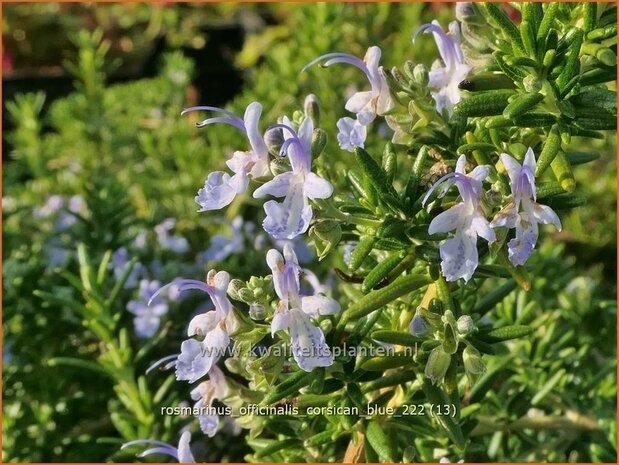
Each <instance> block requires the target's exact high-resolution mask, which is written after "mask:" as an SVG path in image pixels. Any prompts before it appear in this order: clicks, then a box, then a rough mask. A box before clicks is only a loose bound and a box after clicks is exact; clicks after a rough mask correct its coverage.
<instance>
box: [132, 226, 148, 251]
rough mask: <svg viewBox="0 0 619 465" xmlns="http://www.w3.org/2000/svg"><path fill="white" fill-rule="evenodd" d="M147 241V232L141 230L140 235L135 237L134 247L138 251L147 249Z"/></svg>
mask: <svg viewBox="0 0 619 465" xmlns="http://www.w3.org/2000/svg"><path fill="white" fill-rule="evenodd" d="M146 239H147V233H146V230H144V229H143V230H141V231H140V232H138V234H137V235H136V236H135V239H134V240H133V245H134V247H135V248H136V249H140V250H141V249H145V248H146Z"/></svg>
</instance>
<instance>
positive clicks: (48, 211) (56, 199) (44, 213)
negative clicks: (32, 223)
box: [34, 195, 64, 218]
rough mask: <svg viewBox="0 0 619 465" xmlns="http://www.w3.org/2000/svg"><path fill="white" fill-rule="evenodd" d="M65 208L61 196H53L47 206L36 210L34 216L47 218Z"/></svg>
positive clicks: (48, 200)
mask: <svg viewBox="0 0 619 465" xmlns="http://www.w3.org/2000/svg"><path fill="white" fill-rule="evenodd" d="M63 206H64V199H63V198H62V196H61V195H52V196H50V197H48V199H47V201H46V202H45V205H44V206H43V207H41V208H35V210H34V216H35V217H36V218H47V217H50V216H53V215H55V214H57V213H58V212H59V211H60V209H61V208H62V207H63Z"/></svg>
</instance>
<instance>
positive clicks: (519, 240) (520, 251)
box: [490, 147, 561, 265]
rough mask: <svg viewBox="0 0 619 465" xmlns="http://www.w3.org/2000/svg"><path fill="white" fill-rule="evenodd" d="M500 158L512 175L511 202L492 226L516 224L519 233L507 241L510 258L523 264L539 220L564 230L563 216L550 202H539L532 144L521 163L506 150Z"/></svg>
mask: <svg viewBox="0 0 619 465" xmlns="http://www.w3.org/2000/svg"><path fill="white" fill-rule="evenodd" d="M501 162H502V163H503V166H504V167H505V170H506V171H507V174H508V175H509V180H510V187H511V190H512V197H513V199H512V202H510V203H509V204H508V205H507V206H505V207H504V208H503V209H502V210H501V211H500V212H499V213H497V215H496V216H495V218H494V219H493V220H492V223H490V227H492V228H497V227H500V226H503V227H506V228H515V229H516V237H515V238H514V239H512V240H510V241H509V242H508V244H507V248H508V256H509V261H511V262H512V263H513V264H514V265H523V264H524V263H525V262H526V261H527V259H528V258H529V257H530V256H531V254H532V253H533V249H534V248H535V244H536V243H537V238H538V235H539V228H538V223H541V224H553V225H554V226H555V227H556V228H557V230H559V231H561V220H559V217H558V216H557V214H556V213H555V212H554V211H553V210H552V208H550V207H549V206H547V205H541V204H539V203H537V202H536V200H537V195H536V191H535V174H534V173H535V166H536V161H535V154H534V153H533V149H531V148H530V147H529V150H527V153H526V155H525V157H524V162H523V164H522V166H521V165H520V163H518V162H517V161H516V160H515V159H514V158H512V157H511V156H509V155H508V154H506V153H502V154H501Z"/></svg>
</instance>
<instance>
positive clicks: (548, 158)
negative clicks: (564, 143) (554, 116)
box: [535, 126, 561, 177]
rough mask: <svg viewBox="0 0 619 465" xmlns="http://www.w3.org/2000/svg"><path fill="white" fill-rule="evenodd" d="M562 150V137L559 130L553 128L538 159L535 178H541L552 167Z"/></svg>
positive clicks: (555, 127)
mask: <svg viewBox="0 0 619 465" xmlns="http://www.w3.org/2000/svg"><path fill="white" fill-rule="evenodd" d="M560 149H561V136H560V135H559V128H558V127H557V126H553V127H552V129H551V130H550V132H549V133H548V136H547V137H546V140H545V141H544V146H543V148H542V151H541V153H540V155H539V157H538V159H537V166H536V168H535V177H539V176H541V175H542V174H543V173H544V171H546V169H547V168H548V167H549V166H550V164H551V163H552V161H553V160H554V158H555V156H556V155H557V153H558V152H559V150H560Z"/></svg>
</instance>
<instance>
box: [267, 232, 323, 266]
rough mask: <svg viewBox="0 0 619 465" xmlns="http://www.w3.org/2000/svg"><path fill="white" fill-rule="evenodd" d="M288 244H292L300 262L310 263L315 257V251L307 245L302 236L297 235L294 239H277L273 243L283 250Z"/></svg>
mask: <svg viewBox="0 0 619 465" xmlns="http://www.w3.org/2000/svg"><path fill="white" fill-rule="evenodd" d="M286 244H290V246H291V247H292V249H293V250H294V253H295V255H296V256H297V259H298V260H299V263H309V262H311V261H312V260H313V259H314V257H315V254H314V251H313V250H312V249H311V248H310V247H309V246H308V245H307V243H306V242H305V241H304V240H303V238H302V237H301V236H297V237H295V238H294V239H276V240H274V241H273V245H274V246H275V247H276V248H278V249H282V250H284V247H285V246H286Z"/></svg>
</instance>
